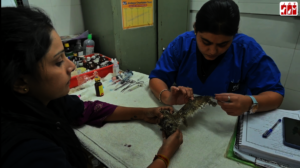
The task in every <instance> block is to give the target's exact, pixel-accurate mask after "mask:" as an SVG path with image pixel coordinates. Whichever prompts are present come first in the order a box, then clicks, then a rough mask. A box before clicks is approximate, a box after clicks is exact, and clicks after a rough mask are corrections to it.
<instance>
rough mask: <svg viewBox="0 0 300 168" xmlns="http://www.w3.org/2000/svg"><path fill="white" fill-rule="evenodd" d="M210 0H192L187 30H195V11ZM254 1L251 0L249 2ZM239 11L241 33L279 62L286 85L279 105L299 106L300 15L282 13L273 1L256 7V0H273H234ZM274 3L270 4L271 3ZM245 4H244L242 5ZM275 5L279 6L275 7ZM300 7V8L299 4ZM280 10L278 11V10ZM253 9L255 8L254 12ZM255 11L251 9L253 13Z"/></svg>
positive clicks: (285, 107) (283, 107) (283, 82)
mask: <svg viewBox="0 0 300 168" xmlns="http://www.w3.org/2000/svg"><path fill="white" fill-rule="evenodd" d="M206 1H207V0H190V15H189V21H188V25H187V29H188V30H193V28H192V25H193V23H194V22H195V18H196V13H197V11H198V10H199V9H200V8H201V6H202V5H203V4H204V3H205V2H206ZM250 1H251V3H250ZM235 2H237V4H238V6H239V8H240V12H241V21H240V30H239V32H240V33H244V34H246V35H248V36H251V37H253V38H254V39H255V40H256V41H257V42H258V43H259V44H260V45H261V46H262V48H263V49H264V50H265V52H266V53H267V54H268V55H269V56H270V57H272V58H273V60H274V61H275V62H276V64H277V66H278V68H279V70H280V72H281V74H282V77H281V82H282V84H283V86H284V87H285V98H284V101H283V103H282V105H281V107H280V108H282V109H288V110H299V109H300V17H282V16H279V3H277V2H276V3H273V4H272V5H273V9H269V8H268V10H265V11H264V12H265V13H266V14H259V13H263V12H262V11H263V10H260V9H259V8H258V9H257V10H254V8H255V6H268V4H263V5H261V4H260V5H258V4H257V3H256V4H255V2H260V3H262V2H273V0H235ZM272 5H271V6H272ZM240 6H242V7H240ZM274 6H277V7H278V8H277V7H276V9H275V7H274ZM299 9H300V8H299ZM275 10H276V11H278V13H277V14H276V11H275ZM252 11H253V12H252ZM250 12H252V13H250Z"/></svg>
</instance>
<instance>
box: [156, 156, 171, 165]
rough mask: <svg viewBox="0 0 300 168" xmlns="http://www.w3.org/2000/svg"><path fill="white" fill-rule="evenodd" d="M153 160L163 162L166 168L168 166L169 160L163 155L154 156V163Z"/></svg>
mask: <svg viewBox="0 0 300 168" xmlns="http://www.w3.org/2000/svg"><path fill="white" fill-rule="evenodd" d="M155 159H161V160H163V161H164V162H165V164H166V166H167V167H168V166H169V164H170V160H169V159H168V158H167V157H166V156H164V155H155V157H154V159H153V161H154V160H155Z"/></svg>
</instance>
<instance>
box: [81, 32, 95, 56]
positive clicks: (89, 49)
mask: <svg viewBox="0 0 300 168" xmlns="http://www.w3.org/2000/svg"><path fill="white" fill-rule="evenodd" d="M94 47H95V42H94V40H92V34H89V35H88V39H86V40H84V42H83V54H84V55H89V54H93V53H94Z"/></svg>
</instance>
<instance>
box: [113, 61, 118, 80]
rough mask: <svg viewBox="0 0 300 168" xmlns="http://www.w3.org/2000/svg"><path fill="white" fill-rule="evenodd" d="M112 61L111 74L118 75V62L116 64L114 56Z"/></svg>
mask: <svg viewBox="0 0 300 168" xmlns="http://www.w3.org/2000/svg"><path fill="white" fill-rule="evenodd" d="M113 63H114V65H113V76H118V75H119V64H118V61H117V59H116V58H115V59H114V60H113Z"/></svg>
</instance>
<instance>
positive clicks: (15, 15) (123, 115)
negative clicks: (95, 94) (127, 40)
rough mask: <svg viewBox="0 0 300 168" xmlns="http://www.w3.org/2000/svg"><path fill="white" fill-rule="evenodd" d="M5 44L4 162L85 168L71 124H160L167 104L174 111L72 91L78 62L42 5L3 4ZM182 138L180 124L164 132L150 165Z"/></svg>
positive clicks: (5, 164)
mask: <svg viewBox="0 0 300 168" xmlns="http://www.w3.org/2000/svg"><path fill="white" fill-rule="evenodd" d="M0 47H1V50H0V51H1V88H2V92H1V96H2V104H1V167H5V168H11V167H30V168H41V167H43V168H47V167H49V168H50V167H51V168H52V167H78V168H84V167H87V158H86V156H85V155H84V151H83V148H82V146H81V144H80V142H79V140H78V138H77V137H76V135H75V133H74V131H73V129H72V127H71V126H80V125H83V124H90V125H93V126H98V127H101V126H102V125H103V124H104V123H106V122H110V121H124V120H131V119H134V120H143V121H145V122H149V123H153V124H155V123H158V122H159V120H160V119H161V117H162V114H161V113H160V110H161V109H162V108H163V109H168V110H170V111H171V112H172V111H173V109H172V107H158V108H131V107H120V106H115V105H112V104H108V103H104V102H100V101H94V102H91V101H87V102H83V101H81V100H80V99H79V98H78V97H77V96H74V95H73V96H70V95H68V92H69V84H70V78H71V72H72V71H73V70H74V69H75V65H74V64H73V63H72V62H71V61H70V60H69V59H67V58H66V56H65V53H64V47H63V45H62V42H61V39H60V37H59V36H58V34H57V32H56V31H55V29H54V28H53V26H52V23H51V20H50V19H49V18H48V17H47V16H46V15H45V14H44V13H43V12H41V11H40V10H38V9H35V8H22V7H18V8H12V7H8V8H1V46H0ZM182 141H183V139H182V133H181V132H180V131H179V130H177V131H176V132H175V133H174V134H173V135H171V136H170V137H168V138H167V139H166V138H164V140H163V145H162V146H161V148H160V149H159V151H158V153H157V154H158V155H159V156H160V157H156V158H158V159H155V160H154V161H153V163H152V164H151V165H150V166H149V167H161V168H164V167H166V163H165V162H164V161H166V160H168V159H170V158H171V157H172V156H173V155H174V153H175V152H176V151H177V149H178V148H179V146H180V145H181V144H182ZM162 156H163V157H164V159H166V160H164V159H162V158H161V157H162ZM153 157H154V156H153ZM150 162H152V161H149V163H150Z"/></svg>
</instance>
